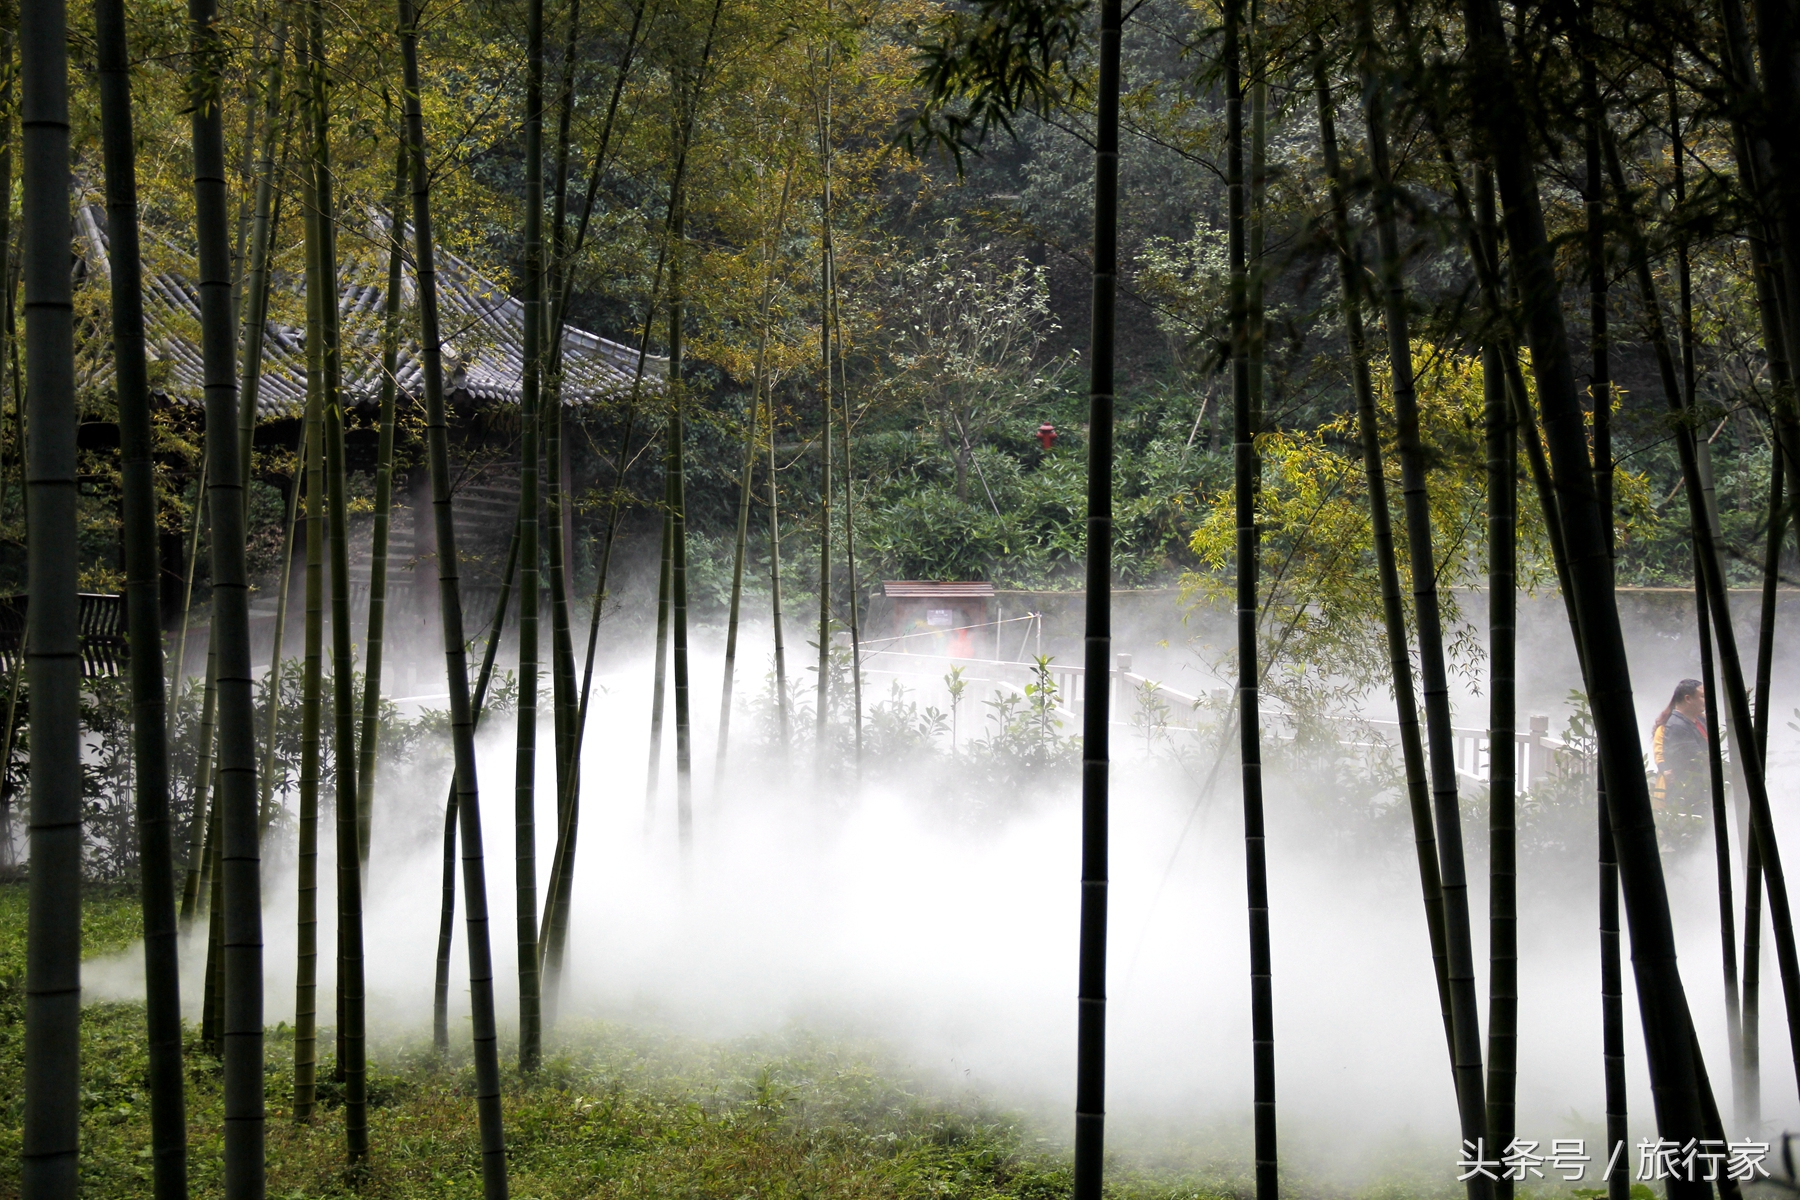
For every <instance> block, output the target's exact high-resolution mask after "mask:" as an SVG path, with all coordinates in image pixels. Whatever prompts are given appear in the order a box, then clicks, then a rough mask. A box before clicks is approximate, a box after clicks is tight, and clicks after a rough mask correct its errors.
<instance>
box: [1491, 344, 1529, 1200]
mask: <svg viewBox="0 0 1800 1200" xmlns="http://www.w3.org/2000/svg"><path fill="white" fill-rule="evenodd" d="M1503 353H1504V351H1503V350H1502V348H1501V346H1500V344H1499V342H1498V340H1497V339H1495V338H1489V339H1488V340H1487V341H1486V342H1485V344H1484V345H1483V346H1482V351H1481V359H1482V363H1481V365H1482V371H1481V379H1482V398H1483V401H1484V405H1483V407H1484V415H1485V421H1486V426H1487V476H1488V478H1487V485H1488V863H1489V867H1488V879H1489V883H1488V1083H1487V1107H1488V1138H1489V1145H1492V1146H1495V1147H1498V1148H1501V1149H1502V1150H1504V1149H1505V1148H1506V1147H1508V1146H1510V1145H1512V1142H1513V1137H1514V1134H1515V1133H1516V1129H1517V1125H1516V1116H1515V1112H1514V1103H1515V1096H1516V1092H1517V1086H1518V1082H1517V1079H1518V1039H1519V1032H1518V1019H1519V942H1518V833H1517V828H1516V823H1517V814H1516V809H1517V804H1518V788H1517V780H1516V779H1515V778H1514V772H1515V770H1516V767H1515V761H1516V760H1515V753H1514V751H1515V736H1514V735H1515V732H1516V727H1517V717H1516V713H1515V710H1514V677H1513V673H1514V670H1515V666H1516V663H1515V657H1516V651H1515V646H1516V629H1517V622H1518V597H1517V594H1516V591H1517V585H1516V576H1517V560H1518V540H1517V539H1518V533H1517V524H1516V523H1517V520H1518V493H1517V485H1516V479H1517V473H1518V463H1519V452H1518V444H1517V438H1516V437H1515V434H1514V426H1513V414H1512V408H1511V405H1510V404H1509V402H1508V400H1507V396H1506V379H1505V367H1504V364H1503V363H1502V362H1501V355H1502V354H1503ZM1528 782H1529V781H1528ZM1512 1185H1513V1180H1511V1179H1510V1178H1508V1179H1502V1180H1500V1181H1498V1183H1497V1185H1496V1187H1495V1194H1496V1196H1497V1197H1499V1200H1511V1197H1512V1194H1513V1186H1512Z"/></svg>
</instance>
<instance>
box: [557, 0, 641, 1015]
mask: <svg viewBox="0 0 1800 1200" xmlns="http://www.w3.org/2000/svg"><path fill="white" fill-rule="evenodd" d="M644 9H645V0H637V2H636V3H635V4H634V5H633V6H632V20H631V28H630V31H629V32H628V33H627V34H626V39H625V52H624V54H623V55H622V56H621V58H620V60H619V67H618V70H617V72H615V74H614V76H613V88H612V97H611V99H610V100H609V101H608V102H607V108H606V117H605V118H604V120H603V121H602V122H601V126H600V139H599V145H598V146H597V147H596V148H595V151H594V158H593V166H592V169H591V171H590V172H589V178H588V189H587V195H586V196H585V197H584V198H583V201H582V207H581V218H580V220H579V221H578V222H577V223H576V229H575V237H574V240H573V242H572V243H571V244H565V240H564V236H563V235H564V225H565V224H566V222H567V218H568V196H567V186H568V157H569V148H570V138H571V133H570V123H571V121H572V119H573V114H574V107H575V71H576V68H577V65H578V64H577V54H578V50H577V47H578V45H579V41H580V37H579V35H580V28H581V25H580V22H581V6H580V4H579V3H574V2H572V3H571V4H570V6H569V35H568V41H567V43H566V44H565V47H564V53H563V86H562V103H561V106H560V111H559V113H558V116H557V164H556V201H555V209H554V216H555V220H554V223H553V224H552V226H551V232H552V244H551V273H550V279H551V284H552V286H551V288H550V292H549V294H548V300H549V301H550V302H551V304H552V305H553V307H552V310H551V314H550V317H549V319H548V321H547V322H546V329H547V331H548V332H547V338H548V341H547V351H546V359H547V370H548V372H549V373H548V376H547V379H548V383H547V392H548V395H549V398H550V399H549V403H550V406H551V408H552V410H553V411H554V412H555V413H556V423H555V429H556V431H557V436H558V439H559V441H560V440H561V438H562V436H563V435H562V434H561V432H560V431H561V428H562V343H563V326H564V322H565V319H566V317H567V314H568V309H569V298H570V296H571V295H572V293H573V287H574V275H575V272H574V263H575V260H576V259H577V258H578V257H579V256H580V254H581V248H582V246H583V245H584V244H585V242H586V239H587V232H588V223H589V220H590V219H591V218H592V216H593V211H594V200H595V197H596V194H597V192H598V190H599V182H600V173H601V171H602V170H603V168H604V167H605V165H606V163H607V162H608V153H607V152H608V150H609V149H610V147H611V145H612V133H613V126H614V120H615V118H616V117H617V116H618V111H619V101H620V98H621V97H622V96H623V95H624V91H625V80H626V78H627V77H628V75H629V74H630V71H631V64H632V61H633V59H634V58H635V57H636V54H637V49H638V34H639V31H640V30H641V29H642V26H643V18H644ZM661 257H662V256H661V255H660V254H659V255H658V258H659V262H658V265H657V272H656V277H657V282H658V286H660V283H661V278H662V265H661V262H660V259H661ZM652 307H653V308H654V307H655V306H654V305H652ZM643 367H644V362H643V353H642V350H641V349H640V351H639V355H638V370H637V378H636V380H635V381H634V382H633V384H632V396H631V407H630V411H629V412H628V413H627V416H626V421H625V436H624V438H623V439H622V440H621V443H620V451H619V453H620V455H621V457H620V463H621V464H623V463H624V462H625V461H626V459H627V457H628V456H629V454H630V450H631V429H632V425H633V424H634V421H635V418H636V415H637V399H638V394H639V392H640V390H641V388H642V380H643ZM562 446H563V448H564V450H563V454H561V455H558V457H557V458H556V459H555V460H553V461H555V462H556V463H557V472H558V474H557V479H556V481H555V489H556V492H557V495H558V499H559V504H558V508H557V521H558V525H559V529H560V530H561V537H560V538H559V539H558V547H557V548H558V549H559V550H560V553H559V554H554V555H553V557H552V561H551V569H552V575H553V576H556V573H557V572H558V571H559V570H560V571H561V572H562V574H561V577H560V578H561V580H562V582H561V583H560V584H554V585H553V586H554V587H555V588H556V593H555V594H556V595H559V596H564V597H567V595H568V592H569V590H570V589H571V588H572V587H573V586H574V571H575V564H574V562H573V546H574V521H575V512H574V508H573V504H572V503H571V502H570V501H569V493H570V492H571V490H572V484H573V480H571V479H569V478H568V475H567V464H565V463H563V461H562V459H563V457H564V456H565V455H566V447H567V443H566V442H563V443H562ZM618 511H619V509H618V497H617V496H616V495H615V496H614V500H613V504H612V505H611V507H610V510H609V516H608V518H607V526H606V532H605V534H604V535H603V538H604V543H603V546H602V548H601V551H600V562H599V570H598V571H597V573H596V574H597V578H596V585H595V589H594V603H593V607H592V609H591V610H590V614H589V620H588V643H587V664H586V666H585V667H584V669H583V672H582V679H581V687H580V690H579V693H576V692H575V690H574V688H573V686H572V685H573V680H574V644H573V639H572V632H571V630H570V624H571V621H572V619H573V618H572V616H571V609H570V606H569V602H567V601H565V603H564V604H563V615H562V616H560V617H557V618H556V621H557V624H558V627H559V628H561V629H562V630H563V632H562V633H561V634H559V635H557V637H558V639H559V640H557V641H556V643H555V646H556V655H557V663H558V670H559V672H560V671H563V670H565V668H564V666H563V665H562V664H563V660H564V657H565V656H566V657H567V660H568V661H567V666H566V670H567V673H568V676H569V687H568V690H569V692H570V694H571V696H572V697H573V696H577V695H578V699H576V700H575V701H574V704H573V710H572V712H571V713H570V714H569V719H568V722H567V728H566V729H565V730H564V733H563V736H564V738H565V740H566V744H567V750H566V762H564V763H563V765H559V767H558V768H557V784H558V786H557V831H556V849H555V851H554V852H553V853H552V856H551V864H550V892H549V895H548V896H546V897H545V901H544V918H543V922H542V927H541V931H540V934H539V937H538V947H539V957H540V958H541V959H542V960H543V964H544V965H543V978H542V982H541V984H540V987H541V988H542V990H543V993H544V1005H545V1021H546V1023H547V1024H548V1023H549V1022H551V1021H553V1020H554V1018H555V1005H556V1003H557V1001H558V999H559V991H560V988H561V985H562V969H563V961H564V956H565V952H566V950H567V946H568V931H569V908H570V904H571V902H572V899H573V893H574V888H575V844H576V838H577V834H578V830H579V827H580V823H581V788H580V780H581V741H582V733H583V731H584V729H585V728H586V725H587V702H588V694H589V689H590V687H591V685H592V683H593V674H594V646H595V642H596V641H597V639H598V637H599V632H600V630H599V617H600V610H601V607H602V604H603V600H604V597H605V592H606V573H607V567H608V566H609V564H610V562H611V556H612V538H613V534H614V533H615V532H616V529H617V520H618ZM553 615H554V614H553ZM565 643H566V645H565Z"/></svg>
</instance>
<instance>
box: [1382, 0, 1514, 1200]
mask: <svg viewBox="0 0 1800 1200" xmlns="http://www.w3.org/2000/svg"><path fill="white" fill-rule="evenodd" d="M1356 23H1357V40H1358V42H1359V43H1360V45H1359V57H1360V59H1361V64H1360V70H1361V74H1362V79H1363V109H1364V118H1365V123H1366V126H1367V130H1368V135H1367V136H1368V146H1369V158H1370V166H1371V168H1372V170H1373V173H1374V177H1375V193H1374V197H1373V208H1374V213H1375V227H1376V239H1377V244H1378V248H1379V255H1380V270H1379V275H1380V280H1381V284H1382V292H1383V294H1382V309H1383V315H1384V317H1385V324H1386V326H1387V341H1388V369H1389V373H1390V375H1391V377H1392V387H1393V396H1394V415H1395V421H1396V424H1397V426H1398V432H1399V452H1400V478H1401V503H1402V508H1403V511H1404V513H1405V519H1406V539H1407V550H1408V558H1409V560H1410V563H1409V565H1410V567H1411V575H1412V587H1413V611H1414V614H1415V622H1416V630H1417V636H1418V644H1419V676H1420V682H1421V684H1422V685H1423V691H1424V699H1425V741H1426V750H1427V760H1428V764H1429V767H1430V772H1431V791H1432V807H1433V810H1434V816H1435V817H1436V824H1437V850H1438V871H1439V875H1440V878H1441V879H1442V884H1443V893H1444V945H1445V949H1446V951H1447V952H1448V963H1447V966H1448V974H1447V978H1448V980H1449V984H1450V1026H1451V1036H1452V1042H1453V1047H1454V1054H1453V1064H1452V1066H1453V1070H1454V1071H1455V1073H1456V1095H1457V1109H1458V1113H1459V1115H1460V1118H1461V1128H1462V1137H1463V1139H1464V1140H1465V1141H1467V1142H1468V1143H1470V1144H1471V1145H1473V1144H1476V1143H1477V1142H1479V1141H1480V1140H1481V1139H1483V1138H1485V1137H1486V1136H1487V1103H1486V1097H1485V1087H1486V1081H1485V1080H1484V1078H1483V1075H1482V1046H1481V1024H1480V1014H1479V1010H1478V1007H1477V1000H1476V995H1475V962H1474V952H1473V946H1472V943H1471V939H1470V931H1469V895H1468V880H1467V877H1466V874H1465V868H1464V863H1463V840H1462V816H1461V809H1460V806H1459V803H1458V797H1457V785H1456V760H1455V745H1454V735H1453V733H1452V731H1451V719H1450V692H1449V679H1448V676H1447V673H1446V670H1445V661H1444V645H1443V628H1442V620H1441V617H1440V615H1439V607H1438V591H1437V575H1436V569H1435V567H1434V562H1435V555H1434V552H1433V548H1432V544H1431V505H1430V499H1429V496H1428V494H1427V486H1428V485H1427V480H1426V473H1425V454H1424V447H1423V443H1422V441H1421V438H1420V432H1419V411H1418V399H1417V395H1416V393H1415V391H1414V382H1413V370H1412V341H1411V338H1410V336H1409V334H1408V330H1407V313H1406V292H1405V282H1404V278H1403V275H1402V272H1401V265H1400V245H1399V229H1398V218H1397V215H1396V212H1395V191H1396V188H1395V183H1394V172H1393V168H1392V165H1391V163H1390V161H1389V153H1388V143H1387V99H1386V94H1385V87H1386V84H1385V82H1384V81H1383V80H1382V78H1381V75H1380V71H1381V67H1382V64H1381V62H1380V54H1379V50H1378V47H1377V43H1376V40H1375V26H1374V14H1373V10H1372V5H1371V4H1370V2H1369V0H1358V2H1357V4H1356ZM1492 1183H1493V1180H1491V1179H1488V1178H1486V1177H1485V1176H1483V1175H1482V1174H1481V1173H1479V1172H1476V1173H1474V1174H1472V1175H1471V1176H1470V1178H1469V1179H1468V1180H1467V1188H1468V1192H1469V1196H1470V1198H1471V1200H1483V1198H1484V1197H1487V1196H1490V1195H1492V1194H1493V1188H1492V1187H1491V1184H1492Z"/></svg>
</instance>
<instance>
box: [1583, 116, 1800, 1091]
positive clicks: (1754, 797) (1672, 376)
mask: <svg viewBox="0 0 1800 1200" xmlns="http://www.w3.org/2000/svg"><path fill="white" fill-rule="evenodd" d="M1604 134H1605V131H1604V130H1603V135H1604ZM1601 148H1602V151H1603V154H1604V157H1605V160H1606V171H1607V175H1608V177H1609V179H1610V182H1611V184H1612V187H1613V190H1614V192H1615V194H1616V198H1617V201H1618V204H1617V213H1618V216H1619V217H1620V224H1621V226H1622V230H1623V232H1624V234H1625V238H1626V244H1627V248H1628V250H1629V252H1630V259H1631V265H1632V273H1633V275H1634V276H1635V277H1636V279H1637V284H1638V292H1639V295H1640V297H1642V299H1643V300H1644V302H1645V303H1646V304H1647V305H1649V306H1651V307H1650V308H1649V309H1648V310H1646V314H1645V332H1646V334H1647V335H1648V337H1649V339H1650V341H1651V343H1652V347H1653V349H1654V350H1655V352H1656V363H1657V368H1658V374H1659V375H1660V377H1661V381H1662V387H1663V394H1664V398H1665V402H1666V405H1667V407H1668V409H1669V412H1670V415H1671V416H1672V417H1673V418H1675V420H1674V422H1673V423H1674V425H1675V444H1676V447H1677V449H1678V450H1679V452H1680V458H1681V471H1682V481H1683V487H1684V490H1685V491H1686V493H1687V501H1688V509H1689V514H1690V517H1691V528H1692V529H1693V532H1694V557H1695V559H1696V560H1697V565H1698V567H1699V568H1700V569H1699V570H1698V571H1697V572H1696V575H1697V577H1698V582H1699V583H1700V584H1701V585H1702V586H1704V588H1705V590H1706V595H1707V603H1708V608H1709V609H1710V611H1711V624H1712V627H1713V633H1714V636H1715V638H1716V644H1717V649H1718V665H1719V668H1720V673H1721V675H1722V676H1723V679H1722V680H1721V682H1722V683H1723V684H1724V688H1723V691H1724V694H1725V699H1726V707H1727V709H1728V715H1729V720H1728V724H1727V733H1728V734H1729V735H1730V737H1731V739H1732V744H1733V747H1734V749H1735V751H1736V753H1734V755H1733V763H1734V765H1735V766H1736V767H1737V769H1738V771H1739V778H1740V779H1742V781H1743V783H1744V785H1745V791H1746V792H1747V793H1748V799H1749V802H1750V803H1749V808H1750V828H1751V834H1752V836H1753V837H1754V838H1755V839H1756V842H1757V844H1758V848H1759V851H1760V855H1761V860H1762V862H1761V868H1762V876H1763V882H1764V884H1765V885H1766V887H1767V889H1768V897H1769V919H1770V925H1771V928H1772V931H1773V933H1774V935H1775V950H1776V962H1777V965H1778V968H1779V971H1780V975H1781V990H1782V998H1783V1001H1784V1003H1785V1007H1786V1010H1787V1017H1788V1047H1789V1052H1790V1054H1791V1055H1792V1057H1793V1060H1794V1062H1795V1064H1796V1066H1797V1067H1800V950H1797V949H1796V944H1795V938H1794V927H1793V920H1792V915H1791V911H1790V908H1789V904H1788V893H1787V881H1786V877H1785V874H1784V871H1783V868H1782V861H1781V851H1780V845H1779V843H1778V842H1777V840H1776V838H1775V827H1774V822H1773V817H1772V814H1771V811H1770V807H1769V796H1768V782H1767V778H1766V776H1765V774H1764V769H1763V756H1762V751H1761V746H1760V743H1759V742H1758V741H1757V739H1756V722H1755V718H1754V716H1753V714H1752V713H1751V711H1750V691H1749V688H1748V686H1747V684H1746V680H1745V677H1744V671H1743V663H1742V660H1741V658H1740V657H1739V654H1738V648H1737V633H1736V631H1735V629H1734V628H1733V625H1732V621H1731V608H1730V593H1729V592H1728V591H1727V589H1726V585H1725V577H1724V569H1723V566H1722V561H1721V558H1720V544H1721V535H1720V531H1719V521H1718V511H1717V507H1716V505H1715V503H1714V502H1713V499H1712V495H1711V492H1712V487H1711V483H1712V471H1711V464H1710V458H1709V456H1708V455H1707V452H1706V449H1705V443H1704V442H1700V441H1699V439H1698V438H1696V437H1695V434H1694V429H1693V424H1692V421H1691V418H1689V417H1688V416H1687V412H1688V408H1687V399H1686V397H1685V396H1684V394H1683V392H1682V388H1681V384H1680V381H1679V379H1678V377H1677V373H1676V367H1675V356H1674V354H1673V353H1672V352H1671V350H1670V347H1669V342H1668V339H1667V337H1666V336H1665V332H1664V328H1663V323H1662V315H1661V310H1660V307H1658V306H1659V300H1658V296H1657V289H1656V284H1655V277H1654V275H1653V273H1652V271H1651V267H1650V261H1649V252H1648V247H1647V245H1646V243H1645V241H1644V237H1643V234H1642V231H1641V229H1640V228H1639V226H1638V224H1637V218H1636V214H1635V211H1634V209H1633V206H1632V202H1631V197H1630V193H1629V192H1628V191H1627V188H1626V182H1625V178H1624V174H1623V171H1622V169H1621V167H1620V163H1619V157H1618V152H1617V149H1616V147H1615V146H1614V145H1613V143H1612V140H1611V137H1610V135H1605V136H1603V139H1602V147H1601ZM1703 1069H1704V1068H1703V1066H1702V1065H1701V1064H1699V1063H1698V1062H1697V1061H1696V1064H1695V1070H1696V1073H1698V1072H1699V1071H1701V1070H1703Z"/></svg>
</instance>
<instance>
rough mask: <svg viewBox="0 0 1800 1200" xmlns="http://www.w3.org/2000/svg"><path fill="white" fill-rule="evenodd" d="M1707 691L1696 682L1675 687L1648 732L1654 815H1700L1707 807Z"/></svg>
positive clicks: (1702, 685)
mask: <svg viewBox="0 0 1800 1200" xmlns="http://www.w3.org/2000/svg"><path fill="white" fill-rule="evenodd" d="M1711 737H1712V731H1711V730H1710V729H1708V728H1707V727H1706V687H1705V685H1704V684H1702V683H1701V682H1700V681H1699V680H1698V679H1684V680H1682V681H1681V682H1680V683H1678V684H1676V685H1675V694H1674V695H1673V696H1671V697H1670V698H1669V703H1668V707H1666V708H1664V709H1663V710H1662V712H1661V713H1660V714H1658V715H1657V718H1656V724H1655V725H1654V726H1653V727H1652V729H1651V732H1650V755H1651V760H1652V761H1653V762H1654V763H1655V764H1656V777H1655V779H1654V781H1653V782H1652V785H1651V801H1652V806H1653V807H1654V808H1655V809H1656V811H1657V812H1658V813H1659V814H1661V813H1679V814H1682V815H1684V816H1696V815H1699V814H1700V813H1701V812H1702V810H1703V809H1704V808H1705V807H1706V804H1707V789H1706V784H1707V771H1708V770H1709V762H1708V756H1707V743H1708V741H1709V740H1710V739H1711Z"/></svg>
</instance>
